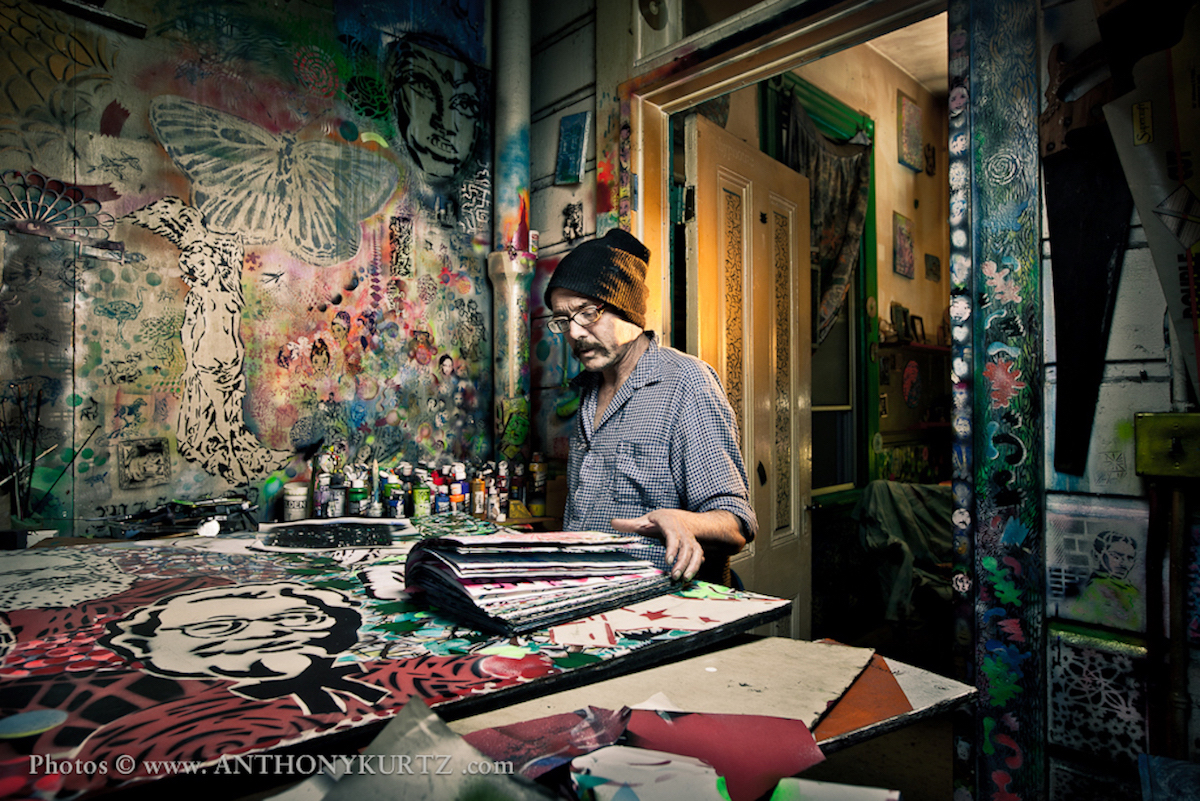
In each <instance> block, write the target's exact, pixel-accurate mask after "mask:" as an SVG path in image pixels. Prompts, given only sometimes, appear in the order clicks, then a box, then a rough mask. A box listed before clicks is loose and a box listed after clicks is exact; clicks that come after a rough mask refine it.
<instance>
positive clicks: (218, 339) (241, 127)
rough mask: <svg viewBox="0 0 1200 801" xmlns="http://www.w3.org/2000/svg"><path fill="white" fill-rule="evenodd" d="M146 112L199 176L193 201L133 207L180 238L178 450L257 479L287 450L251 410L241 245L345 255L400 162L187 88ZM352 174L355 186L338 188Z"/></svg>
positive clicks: (140, 218)
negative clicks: (185, 288) (257, 428)
mask: <svg viewBox="0 0 1200 801" xmlns="http://www.w3.org/2000/svg"><path fill="white" fill-rule="evenodd" d="M150 121H151V124H152V127H153V129H154V132H155V134H156V135H157V136H158V138H159V140H160V141H161V142H162V144H163V147H164V148H166V150H167V152H168V153H169V154H170V155H171V158H172V159H173V160H174V161H175V163H176V164H177V165H178V166H179V168H180V169H181V170H182V171H183V172H184V173H185V174H186V175H187V176H188V177H189V178H190V179H191V180H192V194H193V198H194V205H188V204H186V203H184V201H182V200H181V199H179V198H177V197H166V198H162V199H160V200H157V201H154V202H153V203H150V204H149V205H147V206H144V207H143V208H141V209H138V210H137V211H135V212H132V213H131V214H129V215H127V217H126V219H128V220H129V221H131V222H134V223H136V224H138V225H141V226H143V227H145V228H147V229H149V230H151V231H153V232H155V233H157V234H159V235H161V236H163V237H165V238H166V239H167V240H168V241H170V242H171V243H172V244H174V245H175V246H176V247H178V248H179V249H180V251H181V253H180V257H179V265H180V269H181V270H182V272H183V276H184V280H185V281H187V283H188V285H189V287H190V291H189V292H188V294H187V296H186V298H185V312H184V321H183V329H182V331H181V336H182V340H183V350H184V358H185V361H186V366H185V368H184V373H183V392H182V397H181V399H180V407H179V417H178V421H177V425H176V433H177V436H178V439H179V452H180V455H182V456H183V457H184V458H186V459H189V460H192V461H196V462H199V463H200V464H201V465H202V466H203V467H204V469H205V470H206V471H207V472H209V473H210V474H212V475H219V476H221V477H223V478H225V479H226V480H228V481H230V482H231V483H240V482H244V481H247V480H253V479H258V478H262V477H264V476H266V475H268V474H269V473H271V472H272V471H273V470H276V469H278V468H279V467H280V466H282V465H283V464H284V463H286V461H287V460H288V459H289V458H290V456H291V454H290V453H288V452H287V451H281V450H274V449H270V448H267V447H266V446H264V445H263V444H261V443H260V442H259V441H258V439H257V437H255V435H254V434H253V433H252V432H251V431H250V430H249V428H248V427H247V426H246V422H245V418H244V412H243V405H242V404H243V400H244V399H245V396H246V379H245V374H244V370H243V366H244V358H245V345H244V343H243V340H242V335H241V315H242V310H243V307H244V305H245V304H244V299H243V292H242V283H241V282H242V270H243V262H244V259H245V245H246V244H267V243H271V244H278V245H280V246H282V247H284V248H285V249H286V250H287V251H288V252H290V253H291V254H292V255H294V256H296V257H297V258H302V259H304V260H306V261H308V262H311V263H313V264H317V265H328V264H333V263H336V262H338V261H341V260H344V259H346V258H349V257H351V256H353V255H354V254H355V253H356V252H357V251H358V248H359V245H360V240H361V233H360V230H359V222H360V220H361V219H363V218H365V217H368V216H370V215H371V214H373V213H375V212H376V211H378V210H379V208H380V207H381V206H382V205H383V203H384V202H385V201H386V200H387V198H388V197H389V196H390V195H391V193H392V191H393V189H394V188H395V185H396V181H397V177H398V175H397V169H396V167H395V165H394V164H392V163H391V162H390V161H388V160H387V159H385V158H383V157H382V156H379V155H378V154H376V153H373V152H371V151H368V150H365V149H362V148H357V147H351V146H348V145H342V144H338V143H337V142H335V141H333V140H330V139H327V138H313V139H305V138H300V137H299V136H298V135H295V134H276V133H273V132H270V131H267V130H265V129H263V128H261V127H259V126H257V125H255V124H254V123H251V122H249V121H247V120H243V119H241V118H239V117H236V116H234V115H231V114H226V113H224V112H221V111H217V110H216V109H212V108H209V107H206V106H202V105H200V104H198V103H194V102H192V101H190V100H186V99H184V98H181V97H175V96H170V95H167V96H162V97H159V98H156V99H155V101H154V102H153V103H152V104H151V108H150ZM347 181H350V182H351V184H350V185H353V186H356V187H359V191H356V192H349V193H347V192H340V191H339V186H343V185H344V184H345V183H346V182H347ZM361 187H367V189H365V190H363V189H361Z"/></svg>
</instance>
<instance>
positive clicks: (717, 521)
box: [612, 509, 746, 581]
mask: <svg viewBox="0 0 1200 801" xmlns="http://www.w3.org/2000/svg"><path fill="white" fill-rule="evenodd" d="M612 526H613V528H614V529H616V530H617V531H621V532H624V533H626V534H641V535H643V536H647V537H658V538H659V539H661V540H662V541H663V543H664V544H665V545H666V547H667V554H666V556H667V564H668V565H670V566H671V578H673V579H675V580H676V581H678V580H680V579H683V580H684V581H691V580H692V579H693V578H695V577H696V573H697V572H698V571H699V570H700V564H701V563H702V562H703V561H704V549H703V548H702V547H701V542H705V543H708V544H709V545H710V546H713V545H717V546H720V547H721V548H722V549H723V550H724V549H726V548H727V549H729V551H730V553H737V552H738V551H740V550H741V549H742V547H743V546H744V545H745V544H746V540H745V538H743V536H742V530H741V529H742V524H741V521H740V520H739V519H738V518H737V517H736V516H735V515H733V514H731V513H730V512H726V511H724V510H720V509H718V510H714V511H712V512H688V511H685V510H683V509H655V510H654V511H652V512H648V513H646V514H644V515H642V516H641V517H633V518H615V519H614V520H613V521H612Z"/></svg>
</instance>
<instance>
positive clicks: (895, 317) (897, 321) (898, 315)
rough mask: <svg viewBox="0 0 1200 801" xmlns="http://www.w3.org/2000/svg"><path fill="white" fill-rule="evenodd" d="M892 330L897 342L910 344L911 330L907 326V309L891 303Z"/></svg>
mask: <svg viewBox="0 0 1200 801" xmlns="http://www.w3.org/2000/svg"><path fill="white" fill-rule="evenodd" d="M892 328H893V329H894V330H895V331H896V341H897V342H911V341H912V328H911V326H910V325H909V319H908V307H907V306H901V305H900V304H899V303H896V302H894V301H893V302H892Z"/></svg>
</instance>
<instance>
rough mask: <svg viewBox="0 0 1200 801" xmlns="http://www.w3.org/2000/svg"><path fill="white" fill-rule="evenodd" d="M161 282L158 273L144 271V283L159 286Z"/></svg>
mask: <svg viewBox="0 0 1200 801" xmlns="http://www.w3.org/2000/svg"><path fill="white" fill-rule="evenodd" d="M162 282H163V279H162V276H161V275H159V274H158V273H146V283H147V284H149V285H150V286H161V285H162Z"/></svg>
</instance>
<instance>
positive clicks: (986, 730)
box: [983, 717, 996, 756]
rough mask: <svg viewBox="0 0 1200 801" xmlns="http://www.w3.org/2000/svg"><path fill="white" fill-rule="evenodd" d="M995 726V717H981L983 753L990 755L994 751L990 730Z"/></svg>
mask: <svg viewBox="0 0 1200 801" xmlns="http://www.w3.org/2000/svg"><path fill="white" fill-rule="evenodd" d="M995 728H996V719H995V718H987V717H985V718H984V719H983V753H985V754H987V755H988V756H991V755H992V754H994V753H996V746H994V745H992V730H993V729H995Z"/></svg>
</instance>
